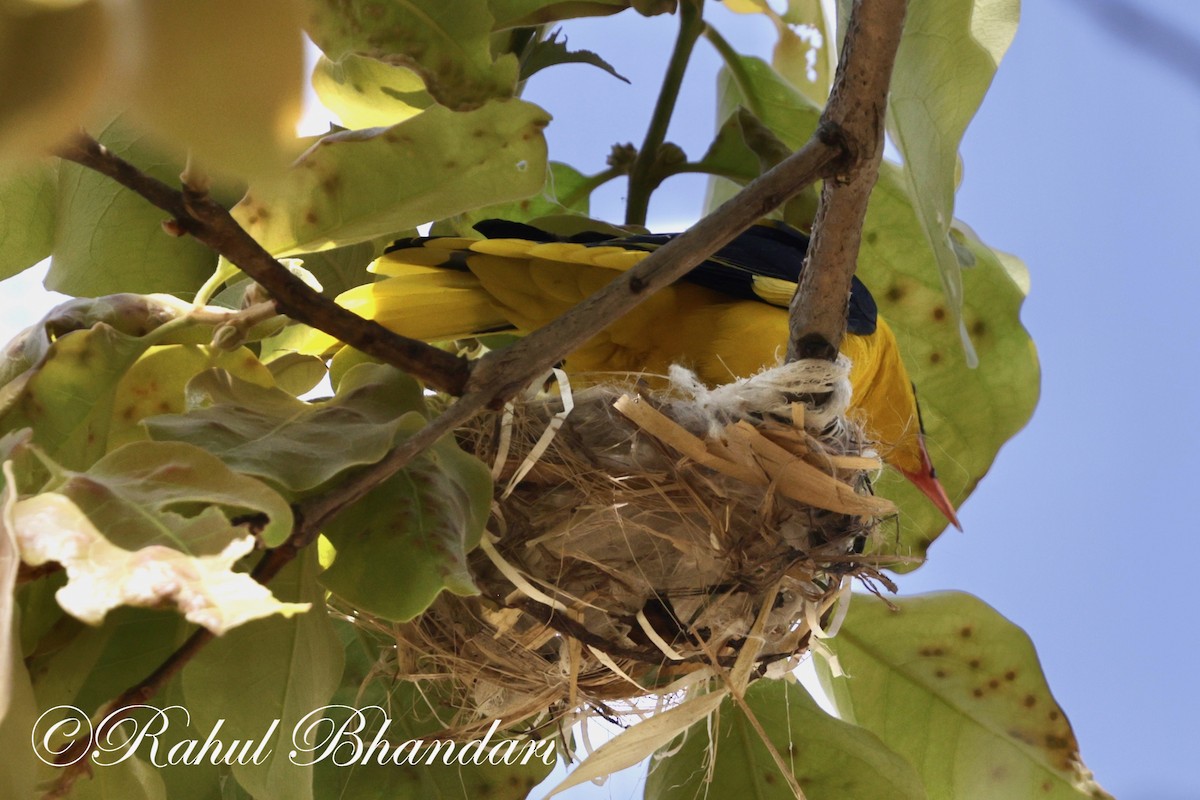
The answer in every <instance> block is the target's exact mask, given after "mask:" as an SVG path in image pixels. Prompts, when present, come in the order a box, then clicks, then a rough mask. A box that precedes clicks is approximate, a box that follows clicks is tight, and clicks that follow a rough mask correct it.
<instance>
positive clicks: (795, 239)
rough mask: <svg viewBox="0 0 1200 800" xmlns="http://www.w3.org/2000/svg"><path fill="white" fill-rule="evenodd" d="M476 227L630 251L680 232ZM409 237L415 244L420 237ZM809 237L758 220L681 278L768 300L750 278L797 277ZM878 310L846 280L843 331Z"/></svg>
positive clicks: (870, 321) (492, 234)
mask: <svg viewBox="0 0 1200 800" xmlns="http://www.w3.org/2000/svg"><path fill="white" fill-rule="evenodd" d="M475 230H477V231H479V232H480V233H482V234H483V235H484V236H485V237H486V238H488V239H527V240H529V241H534V242H572V243H576V244H583V245H588V246H618V247H625V248H628V249H630V250H656V249H658V248H659V247H662V246H663V245H664V244H666V243H667V242H669V241H671V240H672V239H674V238H675V237H676V236H678V235H679V234H676V233H652V234H632V235H629V236H620V237H617V236H612V235H610V234H607V233H601V232H598V231H584V232H582V233H577V234H574V235H572V236H569V237H563V236H558V235H556V234H553V233H550V232H548V231H544V230H542V229H540V228H536V227H534V226H532V225H526V224H525V223H523V222H511V221H509V220H502V219H488V220H483V221H482V222H479V223H477V224H476V225H475ZM410 241H412V242H413V243H416V242H419V241H422V240H410ZM808 242H809V238H808V236H807V235H805V234H804V233H803V232H801V231H799V230H797V229H796V228H793V227H792V226H790V225H787V224H785V223H782V222H765V223H760V224H757V225H754V226H753V227H751V228H749V229H747V230H746V231H743V232H742V233H741V234H739V235H738V236H737V237H736V238H734V240H733V241H731V242H730V243H729V244H727V245H725V246H724V247H722V248H721V249H720V250H718V251H717V252H716V253H715V254H714V255H713V256H712V257H711V258H709V259H708V260H706V261H704V262H703V263H701V264H700V265H699V266H697V267H695V268H694V269H692V271H691V272H689V273H688V274H687V275H685V276H684V277H683V280H686V281H688V282H690V283H694V284H697V285H699V286H703V287H705V288H708V289H712V290H713V291H716V292H720V293H721V294H725V295H728V296H730V297H736V298H740V299H744V300H757V301H759V302H768V301H767V300H765V299H764V298H763V297H762V295H761V294H760V293H759V292H757V291H755V285H754V281H755V278H774V279H776V280H781V281H787V282H789V283H796V282H798V281H799V279H800V270H801V269H802V268H803V266H804V255H805V253H806V252H807V251H808ZM409 246H412V245H409ZM878 314H879V312H878V309H877V307H876V305H875V298H874V297H872V296H871V292H870V291H868V289H867V287H866V286H865V285H863V283H862V281H860V280H859V279H858V278H857V277H855V278H854V279H853V280H852V282H851V285H850V312H849V315H848V318H847V320H846V329H847V331H849V332H850V333H855V334H859V335H862V336H865V335H868V334H871V333H874V332H875V326H876V320H877V319H878Z"/></svg>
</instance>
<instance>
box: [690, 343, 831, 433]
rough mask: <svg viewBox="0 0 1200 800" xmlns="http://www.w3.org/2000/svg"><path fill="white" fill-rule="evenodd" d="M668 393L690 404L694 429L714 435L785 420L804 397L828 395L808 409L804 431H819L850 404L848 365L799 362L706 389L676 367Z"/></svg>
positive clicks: (820, 361) (768, 369)
mask: <svg viewBox="0 0 1200 800" xmlns="http://www.w3.org/2000/svg"><path fill="white" fill-rule="evenodd" d="M669 377H670V380H671V388H672V389H673V390H675V391H676V392H678V393H679V394H681V395H683V396H685V397H687V398H688V399H689V400H690V401H691V404H692V408H691V409H689V415H690V416H692V417H693V419H692V420H690V421H691V422H693V423H694V424H695V425H696V428H697V429H700V430H707V431H709V433H710V435H713V436H715V435H717V434H718V433H719V432H720V431H721V429H722V428H724V426H725V425H727V424H729V422H731V421H734V420H739V419H745V418H747V417H753V416H760V415H764V414H780V415H783V416H787V414H788V409H789V408H790V406H791V405H792V404H793V403H795V402H796V400H797V398H798V397H800V396H804V395H821V394H826V395H829V396H828V398H826V400H825V402H823V403H822V404H821V405H820V406H818V407H816V408H811V407H810V408H808V409H807V413H806V414H805V424H806V426H807V427H812V428H816V429H818V430H819V429H823V428H825V426H827V425H828V424H829V423H831V422H833V421H834V420H835V419H837V418H838V417H841V416H842V415H843V414H844V413H845V412H846V407H847V406H848V405H849V404H850V359H848V358H846V357H845V356H843V355H839V356H838V358H837V361H824V360H822V359H803V360H801V361H793V362H791V363H788V364H780V365H779V366H776V367H769V368H767V369H765V370H763V371H762V372H760V373H758V374H757V375H751V376H750V377H749V378H739V379H737V380H735V381H733V382H732V383H727V384H725V385H723V386H718V387H716V388H715V389H709V388H708V387H707V386H705V385H704V384H703V383H702V382H701V381H700V379H699V378H697V377H696V373H694V372H692V371H691V370H689V369H686V368H684V367H681V366H679V365H678V364H676V365H674V366H672V367H671V369H670V372H669Z"/></svg>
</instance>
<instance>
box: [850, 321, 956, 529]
mask: <svg viewBox="0 0 1200 800" xmlns="http://www.w3.org/2000/svg"><path fill="white" fill-rule="evenodd" d="M841 349H842V353H844V354H845V355H846V356H847V357H848V358H849V359H850V360H851V362H852V364H853V366H852V368H851V371H850V384H851V386H853V387H854V388H853V395H852V397H851V400H850V405H851V407H853V408H858V409H861V410H862V413H863V416H864V417H865V420H866V425H867V428H868V430H867V433H868V434H869V435H871V436H872V437H873V438H874V439H875V440H876V441H877V442H878V443H879V448H880V453H881V455H882V457H883V460H884V462H886V463H887V464H888V465H889V466H892V467H895V468H896V469H897V470H899V472H900V473H901V474H902V475H903V476H904V477H905V478H907V479H908V480H909V482H910V483H912V484H913V485H914V486H916V487H917V488H918V489H920V490H921V493H922V494H924V495H925V496H926V497H928V498H929V501H930V502H931V503H933V505H934V507H935V508H937V510H938V511H940V512H942V514H943V515H944V516H945V517H946V519H947V520H949V521H950V524H951V525H953V526H954V527H955V528H958V529H959V530H960V531H961V530H962V525H960V524H959V521H958V515H957V514H956V513H955V510H954V504H953V503H952V502H950V497H949V496H948V495H947V494H946V490H945V489H944V488H943V487H942V484H941V483H940V482H939V481H938V479H937V474H936V473H935V471H934V468H933V461H932V460H931V459H930V458H929V451H928V450H926V448H925V431H924V430H923V429H922V425H921V411H920V408H919V407H918V405H917V395H916V391H915V390H914V389H913V384H912V380H911V379H910V378H909V377H908V370H906V369H905V367H904V362H903V361H902V360H901V359H900V349H899V347H898V346H897V344H896V337H895V335H894V334H893V333H892V331H891V328H889V327H888V325H887V323H885V322H884V321H883V320H882V319H880V320H879V321H878V327H877V328H876V330H875V331H874V332H873V333H872V334H871V335H869V336H854V335H848V336H846V338H845V339H844V340H843V342H842V348H841Z"/></svg>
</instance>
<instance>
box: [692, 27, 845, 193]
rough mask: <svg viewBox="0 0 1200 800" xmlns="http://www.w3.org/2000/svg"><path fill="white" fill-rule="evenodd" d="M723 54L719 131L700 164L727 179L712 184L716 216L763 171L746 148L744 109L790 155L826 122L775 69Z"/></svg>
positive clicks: (818, 110)
mask: <svg viewBox="0 0 1200 800" xmlns="http://www.w3.org/2000/svg"><path fill="white" fill-rule="evenodd" d="M721 55H722V57H723V58H724V59H725V66H724V67H723V68H722V69H721V71H720V73H718V75H717V119H718V121H719V124H718V132H717V137H716V139H715V140H714V141H713V144H712V145H711V146H710V147H709V150H708V152H707V153H706V154H705V155H704V158H703V159H701V162H700V163H701V165H702V167H703V168H704V169H706V170H707V171H710V172H713V173H715V174H716V175H718V176H727V177H713V178H712V179H710V180H709V185H708V198H707V199H706V200H705V208H706V209H707V210H710V211H711V210H712V209H714V208H716V207H717V206H719V205H720V204H721V203H723V202H725V201H726V200H728V199H729V198H730V197H732V196H733V195H734V194H736V193H737V191H738V189H739V188H740V186H739V184H743V183H748V182H749V181H750V180H752V179H753V178H755V177H757V176H758V175H759V174H761V172H762V171H763V170H762V165H761V160H760V158H759V156H758V155H756V153H755V150H754V149H753V148H752V147H751V146H750V145H749V144H747V143H746V131H745V126H744V125H743V124H742V122H741V121H740V117H741V116H742V115H740V113H739V112H740V109H743V108H744V109H746V111H748V112H749V113H750V115H751V116H752V118H753V119H754V120H757V121H758V122H760V123H761V124H762V125H764V126H765V127H766V128H767V129H768V130H770V131H772V132H773V133H774V134H775V135H776V136H777V137H778V138H779V139H780V140H781V141H782V142H783V144H784V145H786V146H787V147H788V148H789V149H790V150H796V149H798V148H799V147H800V146H801V145H803V144H804V143H805V142H806V141H808V139H809V137H810V136H812V134H813V132H814V131H815V130H816V129H817V123H818V122H819V121H820V119H821V109H820V107H819V106H817V105H816V104H815V103H813V102H812V101H811V100H810V99H808V98H807V97H805V96H804V95H803V94H802V93H801V92H799V91H798V90H797V89H796V88H795V87H794V86H792V85H791V84H790V83H788V82H787V81H786V80H785V79H784V78H783V77H781V76H780V75H779V74H778V73H777V72H775V70H774V69H772V68H771V65H770V64H768V63H766V62H765V61H763V60H762V59H759V58H753V57H749V56H742V55H739V54H737V53H734V52H725V51H722V53H721ZM751 135H753V131H751ZM729 178H733V179H734V180H733V181H731V180H730V179H729Z"/></svg>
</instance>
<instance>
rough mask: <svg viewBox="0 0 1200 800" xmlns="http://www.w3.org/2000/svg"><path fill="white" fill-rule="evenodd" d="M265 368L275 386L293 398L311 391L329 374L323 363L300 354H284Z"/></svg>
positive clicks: (312, 357) (314, 357)
mask: <svg viewBox="0 0 1200 800" xmlns="http://www.w3.org/2000/svg"><path fill="white" fill-rule="evenodd" d="M267 367H268V369H270V370H271V377H272V378H274V379H275V385H276V386H278V387H279V388H280V389H282V390H283V391H285V392H287V393H288V394H290V395H292V396H293V397H299V396H300V395H302V394H305V393H307V392H310V391H312V390H313V389H314V388H316V386H317V384H319V383H320V382H321V381H322V380H323V379H324V378H325V376H326V375H328V374H329V368H328V367H327V366H325V362H324V361H322V360H321V359H319V358H317V357H316V356H306V355H302V354H300V353H284V354H283V355H281V356H280V357H279V358H277V359H275V360H274V361H272V362H271V363H270V364H268V365H267Z"/></svg>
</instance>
